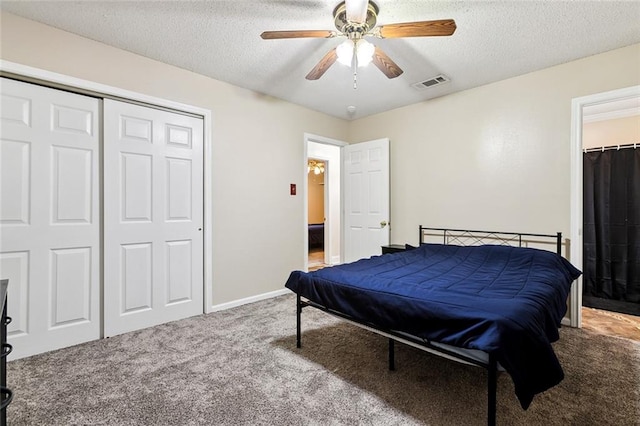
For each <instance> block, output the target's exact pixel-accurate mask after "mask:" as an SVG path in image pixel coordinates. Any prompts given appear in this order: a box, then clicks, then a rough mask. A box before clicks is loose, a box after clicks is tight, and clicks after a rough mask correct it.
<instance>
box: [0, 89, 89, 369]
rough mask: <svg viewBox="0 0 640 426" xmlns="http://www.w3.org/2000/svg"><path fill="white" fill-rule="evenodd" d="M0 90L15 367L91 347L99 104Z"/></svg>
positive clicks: (4, 253)
mask: <svg viewBox="0 0 640 426" xmlns="http://www.w3.org/2000/svg"><path fill="white" fill-rule="evenodd" d="M0 83H1V87H0V89H1V97H2V104H1V105H2V107H1V109H0V117H1V123H0V278H8V279H9V289H8V314H9V316H11V317H12V318H13V321H12V322H11V324H9V327H8V335H9V336H8V337H9V342H10V343H11V344H12V345H13V348H14V352H13V353H12V354H11V355H10V357H11V358H19V357H22V356H26V355H32V354H36V353H40V352H44V351H48V350H52V349H57V348H61V347H65V346H71V345H75V344H78V343H81V342H85V341H88V340H94V339H97V338H99V337H100V207H99V199H100V173H99V165H100V128H99V123H100V100H99V99H95V98H91V97H87V96H80V95H76V94H71V93H67V92H64V91H60V90H54V89H49V88H44V87H41V86H37V85H33V84H27V83H22V82H17V81H13V80H9V79H6V78H2V79H0Z"/></svg>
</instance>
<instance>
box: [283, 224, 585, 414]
mask: <svg viewBox="0 0 640 426" xmlns="http://www.w3.org/2000/svg"><path fill="white" fill-rule="evenodd" d="M419 230H420V239H419V242H420V244H419V246H418V247H411V246H408V247H407V250H405V251H404V252H399V253H392V254H385V255H382V256H373V257H371V258H369V259H362V260H359V261H356V262H353V263H349V264H343V265H338V266H334V267H332V268H324V269H321V270H318V271H314V272H311V273H306V272H302V271H294V272H292V273H291V275H290V277H289V279H288V280H287V282H286V284H285V286H286V287H287V288H288V289H290V290H292V291H293V292H294V293H296V295H297V297H296V303H297V306H296V313H297V315H296V317H297V345H298V347H300V346H301V314H302V309H303V308H305V307H315V308H318V309H321V310H323V311H325V312H328V313H330V314H333V315H336V316H338V317H341V318H343V319H345V320H348V321H350V322H352V323H354V324H356V325H358V326H361V327H364V328H366V329H369V330H372V331H374V332H377V333H379V334H381V335H383V336H386V337H388V338H389V368H390V369H394V367H395V366H394V344H395V342H396V341H399V342H402V343H405V344H409V345H411V346H415V347H418V348H420V349H424V350H426V351H429V352H432V353H436V354H438V355H441V356H444V357H446V358H449V359H453V360H456V361H460V362H464V363H468V364H472V365H476V366H480V367H483V368H486V369H487V370H488V384H487V387H488V408H487V423H488V424H490V425H491V424H495V421H496V380H497V379H496V377H497V373H498V371H502V370H504V371H506V372H507V373H509V374H510V375H511V378H512V379H513V382H514V386H515V392H516V396H517V397H518V399H519V401H520V404H521V405H522V407H523V409H527V408H528V406H529V405H530V403H531V401H532V400H533V397H534V395H536V394H537V393H540V392H543V391H545V390H547V389H549V388H551V387H553V386H555V385H556V384H558V383H559V382H560V381H561V380H562V379H563V378H564V373H563V371H562V367H561V366H560V363H559V361H558V359H557V357H556V356H555V353H554V352H553V348H552V346H551V343H552V342H554V341H556V340H557V339H558V338H559V333H558V328H559V327H560V324H561V321H562V318H563V316H564V314H565V313H566V310H567V305H566V301H567V297H568V294H569V291H570V288H571V284H572V282H573V281H574V280H575V279H576V278H577V277H578V276H579V275H580V271H578V270H577V269H576V268H575V267H573V266H572V265H571V264H570V263H569V262H568V261H567V260H566V259H564V258H563V257H562V256H561V248H562V235H561V234H560V233H557V234H553V235H548V234H526V233H510V232H487V231H470V230H455V229H444V228H428V227H423V226H420V228H419ZM433 238H438V239H439V241H438V242H431V240H430V239H433ZM545 244H546V245H550V246H551V247H553V251H548V250H544V249H540V248H533V246H536V245H539V246H544V245H545Z"/></svg>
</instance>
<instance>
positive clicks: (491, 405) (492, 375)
mask: <svg viewBox="0 0 640 426" xmlns="http://www.w3.org/2000/svg"><path fill="white" fill-rule="evenodd" d="M487 370H488V372H489V378H488V389H487V398H488V404H487V424H488V425H489V426H495V424H496V393H497V390H498V363H497V361H496V358H495V356H494V355H492V354H489V367H488V369H487Z"/></svg>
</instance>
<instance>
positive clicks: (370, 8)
mask: <svg viewBox="0 0 640 426" xmlns="http://www.w3.org/2000/svg"><path fill="white" fill-rule="evenodd" d="M379 11H380V9H379V8H378V6H377V5H376V4H375V3H373V2H371V1H370V2H369V4H368V5H367V18H366V19H365V21H364V22H351V21H349V20H347V7H346V5H345V3H344V2H342V3H340V4H339V5H338V6H336V8H335V9H334V10H333V18H334V23H335V26H336V29H337V30H338V31H340V32H341V33H343V34H344V35H346V36H347V37H348V38H349V39H351V40H358V39H361V38H362V37H363V36H364V35H365V34H366V33H367V32H369V30H370V29H372V28H373V27H375V26H376V22H377V20H378V12H379Z"/></svg>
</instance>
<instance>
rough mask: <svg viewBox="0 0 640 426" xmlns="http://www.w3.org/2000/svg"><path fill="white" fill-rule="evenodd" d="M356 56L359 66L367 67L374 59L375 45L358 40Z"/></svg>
mask: <svg viewBox="0 0 640 426" xmlns="http://www.w3.org/2000/svg"><path fill="white" fill-rule="evenodd" d="M355 46H356V56H357V57H358V66H359V67H366V66H367V65H369V64H370V63H371V60H372V59H373V53H374V52H375V50H376V48H375V46H374V45H373V44H371V43H369V42H368V41H367V40H362V39H361V40H358V41H357V43H356V45H355Z"/></svg>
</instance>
